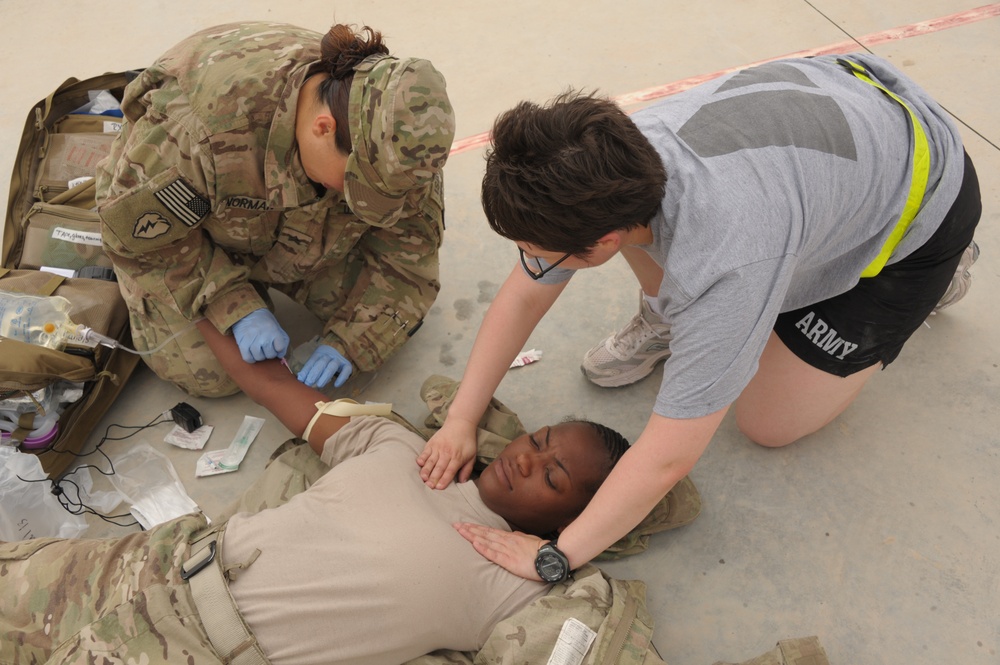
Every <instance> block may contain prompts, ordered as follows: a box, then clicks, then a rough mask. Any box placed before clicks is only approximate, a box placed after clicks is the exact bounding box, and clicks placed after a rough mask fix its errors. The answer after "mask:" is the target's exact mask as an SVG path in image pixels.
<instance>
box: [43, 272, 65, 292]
mask: <svg viewBox="0 0 1000 665" xmlns="http://www.w3.org/2000/svg"><path fill="white" fill-rule="evenodd" d="M64 281H66V278H65V277H63V276H62V275H52V278H51V279H50V280H49V281H47V282H45V284H44V285H43V286H42V288H40V289H38V295H40V296H51V295H52V294H53V293H55V292H56V289H58V288H59V287H60V286H61V285H62V283H63V282H64Z"/></svg>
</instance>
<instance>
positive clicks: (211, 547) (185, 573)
mask: <svg viewBox="0 0 1000 665" xmlns="http://www.w3.org/2000/svg"><path fill="white" fill-rule="evenodd" d="M202 552H204V550H202ZM192 558H194V557H192ZM213 561H215V541H214V540H213V541H212V542H210V543H209V544H208V556H205V557H203V558H202V559H201V561H199V562H197V563H196V564H195V565H194V568H192V569H191V570H186V567H187V565H188V564H189V563H191V559H188V560H187V561H185V562H184V565H183V566H181V579H182V580H184V581H185V582H187V581H188V580H189V579H191V578H192V577H194V576H195V575H197V574H198V573H200V572H201V571H202V570H204V568H205V566H207V565H208V564H210V563H212V562H213Z"/></svg>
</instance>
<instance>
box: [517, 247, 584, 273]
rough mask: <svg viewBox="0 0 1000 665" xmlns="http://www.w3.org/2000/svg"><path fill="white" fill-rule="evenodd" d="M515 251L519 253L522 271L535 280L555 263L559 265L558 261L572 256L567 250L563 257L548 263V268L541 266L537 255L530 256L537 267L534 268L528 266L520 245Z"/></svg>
mask: <svg viewBox="0 0 1000 665" xmlns="http://www.w3.org/2000/svg"><path fill="white" fill-rule="evenodd" d="M517 251H518V252H519V253H520V254H521V267H523V268H524V271H525V272H526V273H528V277H530V278H531V279H535V280H538V279H541V278H542V277H545V273H547V272H549V271H550V270H552V269H553V268H555V267H556V266H557V265H559V264H560V263H562V262H563V261H565V260H566V259H568V258H569V257H571V256H573V254H572V253H571V252H567V253H566V254H564V255H563V257H562V258H561V259H559V260H558V261H556V262H555V263H550V264H549V267H548V268H543V267H542V262H541V261H540V260H539V259H538V257H537V256H536V257H532V259H531V260H532V261H533V262H534V263H535V265H536V266H537V269H535V268H531V267H529V266H528V261H527V259H525V257H524V250H523V249H521V248H520V247H518V248H517Z"/></svg>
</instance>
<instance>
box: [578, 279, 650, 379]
mask: <svg viewBox="0 0 1000 665" xmlns="http://www.w3.org/2000/svg"><path fill="white" fill-rule="evenodd" d="M669 357H670V325H669V324H666V323H664V322H663V321H662V320H661V319H660V317H658V316H657V315H656V314H655V313H654V312H653V310H651V309H650V308H649V305H648V304H647V303H646V299H645V298H643V297H642V292H641V291H640V292H639V313H638V314H636V315H635V316H633V317H632V320H631V321H629V322H628V324H627V325H626V326H625V327H624V328H622V329H621V330H619V331H618V332H616V333H615V334H613V335H611V336H610V337H608V338H607V339H605V340H604V341H603V342H601V343H600V344H598V345H597V346H595V347H594V348H592V349H591V350H590V351H587V354H586V355H585V356H584V357H583V364H582V365H581V366H580V369H581V370H583V375H584V376H586V377H587V379H589V380H590V381H592V382H593V383H596V384H597V385H599V386H603V387H605V388H615V387H618V386H626V385H628V384H630V383H635V382H636V381H638V380H639V379H642V378H644V377H646V376H648V375H649V373H650V372H652V371H653V368H654V367H656V364H657V363H659V362H660V361H661V360H666V359H667V358H669Z"/></svg>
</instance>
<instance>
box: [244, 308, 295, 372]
mask: <svg viewBox="0 0 1000 665" xmlns="http://www.w3.org/2000/svg"><path fill="white" fill-rule="evenodd" d="M233 337H235V338H236V344H237V345H238V346H239V347H240V354H241V355H242V356H243V360H245V361H247V362H248V363H255V362H258V361H261V360H267V359H268V358H284V357H285V352H286V351H288V334H287V333H286V332H285V331H284V330H282V329H281V324H279V323H278V319H276V318H274V314H271V312H270V311H269V310H267V309H255V310H254V311H252V312H250V313H249V314H247V315H246V316H244V317H243V318H242V319H240V320H239V321H237V322H236V323H234V324H233Z"/></svg>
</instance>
